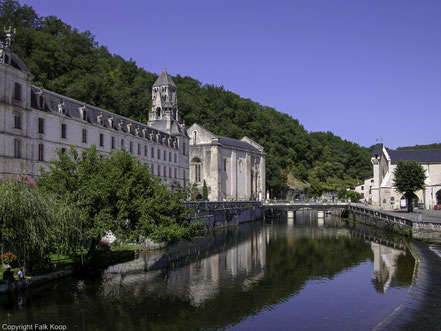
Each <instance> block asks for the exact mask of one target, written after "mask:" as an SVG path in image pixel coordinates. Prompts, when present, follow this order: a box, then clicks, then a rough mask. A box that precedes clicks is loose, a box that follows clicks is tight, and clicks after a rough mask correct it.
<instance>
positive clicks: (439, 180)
mask: <svg viewBox="0 0 441 331" xmlns="http://www.w3.org/2000/svg"><path fill="white" fill-rule="evenodd" d="M400 160H402V161H412V160H415V161H417V162H419V163H420V164H421V165H422V167H423V169H424V170H425V172H426V176H427V178H426V181H425V187H424V189H423V190H419V191H417V192H415V197H414V202H413V203H414V206H418V204H421V206H424V208H426V209H433V208H434V206H435V205H441V150H389V149H386V147H385V146H384V145H383V144H377V145H375V146H374V149H373V150H372V155H371V162H372V165H373V175H374V176H373V178H372V179H369V181H372V183H371V184H370V191H371V192H370V195H366V198H368V199H369V200H370V201H371V202H372V204H373V205H374V206H378V207H381V208H383V209H400V208H406V206H407V201H406V197H405V196H404V195H403V194H400V193H398V192H397V191H395V189H394V186H393V181H394V170H395V168H396V166H397V163H398V161H400ZM365 185H366V184H365ZM366 187H367V186H366Z"/></svg>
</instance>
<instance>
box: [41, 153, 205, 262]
mask: <svg viewBox="0 0 441 331" xmlns="http://www.w3.org/2000/svg"><path fill="white" fill-rule="evenodd" d="M49 164H50V165H49V170H48V171H43V172H42V176H41V177H40V178H39V179H38V184H39V185H40V186H41V187H42V188H43V189H44V190H45V191H46V192H53V193H54V194H56V195H57V196H58V197H60V198H62V199H64V200H66V201H70V202H71V203H72V204H73V205H74V206H76V207H77V208H78V209H79V210H81V212H82V214H83V215H84V217H83V220H84V223H83V228H84V232H85V236H86V238H87V239H88V240H89V242H90V246H89V252H88V255H89V256H91V255H93V254H94V251H95V249H96V247H97V244H98V243H99V241H100V239H101V238H102V237H103V236H104V235H105V234H106V233H107V232H108V231H112V232H113V233H114V234H115V235H116V237H117V238H118V240H120V241H126V242H127V241H128V242H134V241H135V242H136V241H140V240H143V238H146V237H150V238H151V239H153V240H155V241H164V240H167V241H177V240H180V239H182V238H190V237H192V236H194V235H196V234H197V233H198V232H199V231H200V230H201V229H202V224H201V223H199V222H190V220H189V219H188V218H187V214H188V210H187V209H186V207H185V205H184V201H185V198H186V195H187V192H185V191H184V190H182V189H180V188H176V189H175V191H174V192H170V191H169V190H167V187H166V186H165V185H163V184H161V181H160V179H159V178H157V177H155V176H153V175H152V174H151V173H150V170H149V169H148V167H147V166H146V165H145V164H142V163H140V162H139V161H138V160H136V158H135V157H134V156H133V155H131V154H129V153H128V152H126V151H114V152H112V153H111V154H110V156H104V155H101V154H100V153H99V152H98V151H97V149H96V147H95V146H94V145H93V146H92V147H90V148H88V149H85V150H84V151H83V152H82V153H81V155H80V154H79V153H78V152H77V150H76V149H75V148H71V149H70V150H69V151H68V152H66V153H61V151H59V152H58V159H55V160H51V161H50V163H49Z"/></svg>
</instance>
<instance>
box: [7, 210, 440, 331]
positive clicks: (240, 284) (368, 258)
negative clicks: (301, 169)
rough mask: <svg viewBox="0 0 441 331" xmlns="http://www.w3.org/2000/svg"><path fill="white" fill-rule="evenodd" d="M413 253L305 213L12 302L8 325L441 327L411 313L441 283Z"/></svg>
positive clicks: (359, 228) (373, 232) (369, 231)
mask: <svg viewBox="0 0 441 331" xmlns="http://www.w3.org/2000/svg"><path fill="white" fill-rule="evenodd" d="M409 245H410V246H412V245H414V246H415V250H417V249H420V247H421V244H420V243H414V242H410V243H409V242H405V240H404V238H403V237H399V236H392V235H390V234H387V233H385V232H383V231H381V230H378V229H374V228H371V227H366V226H363V225H361V224H356V223H352V222H347V221H343V220H341V219H340V218H338V217H334V216H327V217H326V218H324V219H318V218H317V215H316V213H314V212H306V211H299V212H297V213H296V217H295V219H287V218H286V217H285V218H283V217H282V218H280V219H273V220H266V221H257V222H252V223H247V224H242V225H240V226H237V227H231V228H226V229H221V230H217V231H215V232H213V233H211V234H210V235H208V236H206V237H204V238H198V239H195V240H193V241H192V242H182V243H179V244H176V245H173V246H170V247H168V248H167V249H165V250H162V251H156V252H151V253H141V254H140V256H139V257H138V258H137V259H135V260H133V261H130V262H126V263H122V264H117V265H114V266H111V267H109V268H108V269H107V270H105V271H104V272H103V273H102V274H100V275H99V276H98V277H96V278H94V279H83V280H81V279H76V278H73V277H70V278H65V279H62V280H59V281H58V282H56V283H51V284H46V285H42V286H39V287H36V288H30V289H28V290H27V291H26V292H23V293H18V294H14V295H9V296H2V297H0V321H1V323H2V325H3V324H5V325H23V324H35V323H38V324H40V325H41V324H47V325H50V324H58V325H66V326H67V329H68V330H75V329H79V330H135V329H136V330H188V329H235V330H251V329H252V330H268V329H277V330H284V329H285V330H297V329H305V328H307V329H312V330H370V329H372V328H375V327H377V328H380V329H381V328H387V329H391V328H392V329H394V328H402V327H406V326H420V327H431V325H432V324H430V323H429V324H425V325H422V324H421V323H420V322H416V321H417V319H416V318H412V316H411V315H412V313H415V312H418V309H421V304H422V303H424V302H426V301H425V300H424V299H422V296H424V295H426V294H425V293H423V292H422V291H420V290H419V289H417V288H416V286H415V282H417V281H420V282H423V283H422V284H423V285H424V284H425V285H427V282H428V281H430V279H428V278H427V277H426V278H425V279H423V278H424V277H423V276H421V277H420V278H418V279H417V280H414V274H415V273H416V274H418V272H417V271H418V270H417V269H418V268H415V259H414V257H413V254H411V252H410V251H409V250H408V249H407V247H409ZM418 247H419V248H418ZM424 249H425V250H426V251H427V250H428V249H427V248H423V250H424ZM432 251H433V252H434V253H433V254H434V256H435V255H436V251H437V248H436V247H433V249H432ZM438 258H439V257H438ZM417 261H419V259H418V258H417ZM417 266H420V267H421V263H420V264H418V263H417ZM420 269H421V268H420ZM412 284H414V285H412ZM420 285H421V284H420ZM423 287H424V286H423ZM426 288H427V286H426ZM409 290H410V291H409ZM412 293H413V294H412ZM435 301H436V300H435ZM430 304H432V303H430ZM426 308H427V307H426ZM429 315H430V314H429V313H428V314H427V316H426V317H427V318H429ZM403 316H407V317H406V318H404V317H403ZM409 316H410V317H409ZM412 323H414V324H412ZM438 325H439V324H438Z"/></svg>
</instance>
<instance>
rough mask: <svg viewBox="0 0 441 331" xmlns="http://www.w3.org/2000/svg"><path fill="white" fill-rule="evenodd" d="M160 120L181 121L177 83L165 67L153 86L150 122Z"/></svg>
mask: <svg viewBox="0 0 441 331" xmlns="http://www.w3.org/2000/svg"><path fill="white" fill-rule="evenodd" d="M159 120H167V121H178V122H180V121H181V116H180V114H179V111H178V102H177V89H176V85H175V83H174V82H173V80H172V78H171V76H170V75H169V74H168V72H167V70H166V69H165V68H164V70H163V71H162V73H161V75H160V76H159V77H158V79H157V80H156V82H155V83H154V84H153V87H152V110H151V111H150V113H149V122H154V121H159Z"/></svg>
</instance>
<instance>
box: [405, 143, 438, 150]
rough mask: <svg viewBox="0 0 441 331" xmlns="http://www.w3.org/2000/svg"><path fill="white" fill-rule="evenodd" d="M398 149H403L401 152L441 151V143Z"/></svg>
mask: <svg viewBox="0 0 441 331" xmlns="http://www.w3.org/2000/svg"><path fill="white" fill-rule="evenodd" d="M397 149H401V150H414V149H441V143H438V144H429V145H415V146H407V147H398V148H397Z"/></svg>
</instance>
